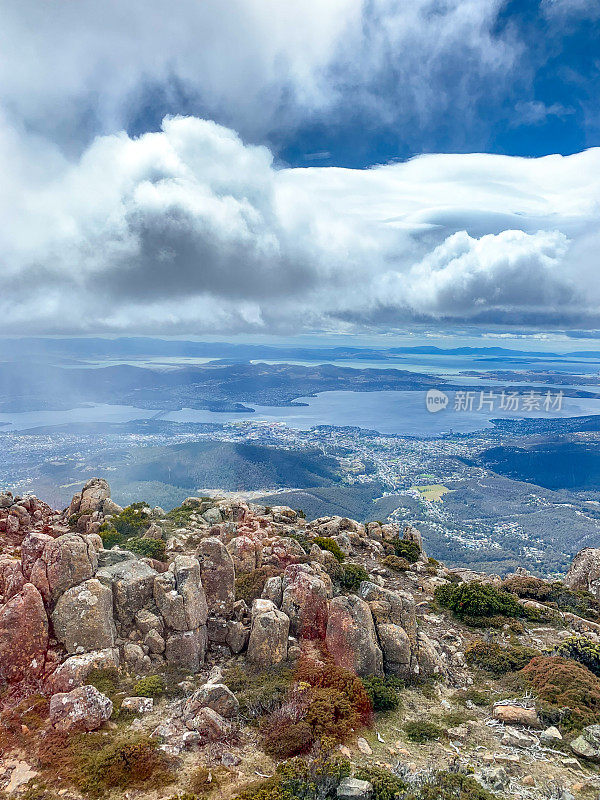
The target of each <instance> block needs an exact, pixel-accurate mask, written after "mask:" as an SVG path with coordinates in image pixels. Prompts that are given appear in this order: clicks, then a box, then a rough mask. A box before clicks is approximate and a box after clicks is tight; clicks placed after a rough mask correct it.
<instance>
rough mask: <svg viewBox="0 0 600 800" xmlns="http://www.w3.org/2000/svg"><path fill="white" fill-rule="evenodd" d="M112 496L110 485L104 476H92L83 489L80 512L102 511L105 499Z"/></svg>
mask: <svg viewBox="0 0 600 800" xmlns="http://www.w3.org/2000/svg"><path fill="white" fill-rule="evenodd" d="M109 497H110V486H109V485H108V482H107V481H105V480H104V478H91V479H90V480H89V481H88V482H87V483H86V484H85V486H84V487H83V489H82V490H81V500H80V501H79V508H78V509H77V511H78V513H80V514H92V513H93V512H94V511H102V506H103V504H104V501H105V500H107V499H108V498H109Z"/></svg>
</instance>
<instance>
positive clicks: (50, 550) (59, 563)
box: [29, 533, 98, 605]
mask: <svg viewBox="0 0 600 800" xmlns="http://www.w3.org/2000/svg"><path fill="white" fill-rule="evenodd" d="M97 567H98V553H97V552H96V549H95V548H94V547H93V545H92V543H91V542H89V541H87V540H86V538H85V537H84V536H80V535H79V534H77V533H65V534H63V536H59V537H58V538H57V539H51V540H50V541H49V542H47V543H46V545H45V546H44V549H43V551H42V553H41V555H40V557H39V558H38V559H37V560H36V561H35V563H34V564H33V566H32V567H31V573H30V578H29V579H30V581H31V583H33V584H34V585H35V586H36V587H37V588H38V589H39V591H40V594H41V595H42V597H43V598H44V600H45V601H46V603H48V604H50V605H54V604H55V603H56V601H57V600H58V598H59V597H60V596H61V594H62V593H63V592H66V591H67V589H70V588H71V587H72V586H77V585H78V584H80V583H83V581H86V580H88V578H91V577H93V575H94V573H95V572H96V569H97Z"/></svg>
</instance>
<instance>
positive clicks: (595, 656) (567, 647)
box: [556, 636, 600, 676]
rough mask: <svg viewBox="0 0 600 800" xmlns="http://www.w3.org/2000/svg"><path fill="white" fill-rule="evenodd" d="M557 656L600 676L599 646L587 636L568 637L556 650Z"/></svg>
mask: <svg viewBox="0 0 600 800" xmlns="http://www.w3.org/2000/svg"><path fill="white" fill-rule="evenodd" d="M556 653H557V655H559V656H563V657H564V658H572V659H573V660H574V661H579V663H580V664H583V665H584V667H587V668H588V669H589V670H590V672H593V673H594V675H598V676H600V644H598V643H597V642H594V641H593V640H592V639H590V638H589V637H587V636H570V637H569V638H568V639H565V641H564V642H563V643H562V644H561V645H560V646H559V647H558V648H557V650H556Z"/></svg>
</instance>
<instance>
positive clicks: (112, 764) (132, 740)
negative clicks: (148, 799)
mask: <svg viewBox="0 0 600 800" xmlns="http://www.w3.org/2000/svg"><path fill="white" fill-rule="evenodd" d="M172 780H173V775H172V774H171V772H170V771H169V769H168V760H167V757H166V755H165V754H164V753H163V752H162V751H161V750H159V749H158V746H157V744H156V742H155V741H153V740H152V739H149V738H147V737H146V736H144V735H142V734H135V735H129V736H122V737H120V738H118V739H116V740H114V741H112V742H109V743H108V744H106V745H105V746H104V747H102V748H100V750H98V752H96V753H95V754H94V755H93V756H92V757H91V758H90V759H89V762H88V764H87V765H86V776H85V778H84V780H83V782H82V783H83V786H82V787H81V788H83V789H84V791H87V793H88V794H90V795H91V796H94V797H101V796H103V795H104V794H105V793H106V792H107V790H110V789H132V788H145V787H148V788H149V787H150V786H151V787H152V788H158V787H160V786H164V785H165V784H167V783H169V782H170V781H172Z"/></svg>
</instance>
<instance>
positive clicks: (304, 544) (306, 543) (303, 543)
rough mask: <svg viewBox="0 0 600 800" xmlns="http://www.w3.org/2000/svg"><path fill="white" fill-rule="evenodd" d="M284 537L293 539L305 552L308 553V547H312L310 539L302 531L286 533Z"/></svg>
mask: <svg viewBox="0 0 600 800" xmlns="http://www.w3.org/2000/svg"><path fill="white" fill-rule="evenodd" d="M286 537H287V538H288V539H294V540H295V541H296V542H298V544H299V545H300V547H301V548H302V549H303V550H304V552H305V553H310V548H311V547H312V544H313V543H312V541H311V540H310V539H309V538H308V536H305V535H304V534H303V533H287V534H286Z"/></svg>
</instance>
